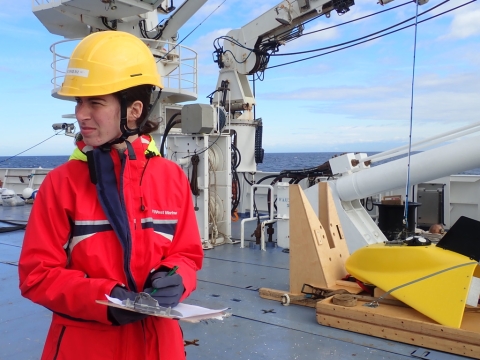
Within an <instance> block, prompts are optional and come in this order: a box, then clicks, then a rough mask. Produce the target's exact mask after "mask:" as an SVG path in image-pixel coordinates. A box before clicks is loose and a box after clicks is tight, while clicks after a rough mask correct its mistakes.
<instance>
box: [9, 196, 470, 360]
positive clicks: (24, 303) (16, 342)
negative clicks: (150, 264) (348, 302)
mask: <svg viewBox="0 0 480 360" xmlns="http://www.w3.org/2000/svg"><path fill="white" fill-rule="evenodd" d="M30 209H31V205H26V206H18V207H3V206H0V220H7V221H17V222H20V223H21V222H23V223H25V222H26V220H27V219H28V215H29V213H30ZM1 226H10V225H8V224H5V223H0V227H1ZM23 234H24V231H23V230H17V231H13V232H1V233H0V289H1V291H0V359H1V360H12V359H15V360H27V359H39V358H40V356H41V353H42V349H43V342H44V340H45V336H46V333H47V330H48V327H49V324H50V317H51V312H50V311H49V310H47V309H45V308H43V307H41V306H39V305H36V304H34V303H32V302H30V301H29V300H27V299H24V298H23V297H22V296H21V295H20V291H19V289H18V273H17V266H18V257H19V254H20V250H21V246H22V241H23ZM198 279H199V281H198V288H197V290H196V291H195V292H194V293H193V294H192V295H191V296H190V297H189V298H188V299H187V301H186V302H187V303H189V304H193V305H201V306H205V307H210V308H223V307H229V308H230V309H231V310H230V312H231V313H232V314H233V315H232V316H231V317H229V318H227V319H225V320H223V321H218V320H213V321H208V322H201V323H198V324H190V323H182V324H181V325H182V328H183V331H184V339H185V341H186V344H187V346H186V348H185V349H186V351H187V358H188V359H189V360H195V359H254V360H257V359H286V360H290V359H325V358H332V359H352V358H354V359H407V358H416V359H418V358H422V359H452V360H454V359H465V358H464V357H461V356H456V355H451V354H447V353H442V352H439V351H430V350H426V349H422V348H419V347H416V346H411V345H406V344H402V343H398V342H395V341H389V340H383V339H379V338H375V337H370V336H366V335H362V334H357V333H353V332H349V331H343V330H338V329H334V328H329V327H325V326H321V325H319V324H318V323H317V321H316V317H315V309H314V308H308V307H302V306H296V305H290V306H282V305H281V304H280V303H279V302H275V301H270V300H265V299H262V298H260V296H259V295H258V289H259V288H261V287H268V288H274V289H279V290H282V289H285V290H286V291H287V290H288V287H289V255H288V254H286V253H283V252H282V251H281V250H280V249H279V248H268V249H267V251H259V250H254V249H250V248H248V247H245V248H239V245H223V246H219V247H216V248H214V249H212V250H208V251H206V252H205V261H204V267H203V269H202V270H201V271H200V272H199V274H198Z"/></svg>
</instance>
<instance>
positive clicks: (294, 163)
mask: <svg viewBox="0 0 480 360" xmlns="http://www.w3.org/2000/svg"><path fill="white" fill-rule="evenodd" d="M342 153H343V152H295V153H267V152H266V153H265V156H264V159H263V163H261V164H257V170H258V171H264V172H280V171H282V170H294V169H306V168H311V167H315V166H318V165H321V164H323V163H324V162H326V161H328V160H329V159H331V158H332V157H333V156H335V155H340V154H342ZM377 153H378V152H370V153H367V154H368V155H373V154H377ZM69 157H70V155H55V156H48V155H47V156H0V168H43V169H52V168H55V167H57V166H59V165H61V164H63V163H65V162H67V161H68V158H69ZM394 159H395V158H394ZM383 162H385V161H382V162H379V163H378V164H381V163H383ZM378 164H374V165H373V166H378ZM459 174H464V175H480V168H476V169H471V170H467V171H464V172H461V173H459Z"/></svg>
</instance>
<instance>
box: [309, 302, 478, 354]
mask: <svg viewBox="0 0 480 360" xmlns="http://www.w3.org/2000/svg"><path fill="white" fill-rule="evenodd" d="M363 304H365V302H364V301H358V302H357V305H356V306H354V307H344V306H339V305H335V304H333V303H332V298H331V297H330V298H328V299H325V300H321V301H319V302H317V305H316V316H317V322H318V323H319V324H320V325H325V326H330V327H334V328H338V329H342V330H349V331H353V332H357V333H361V334H365V335H370V336H376V337H379V338H384V339H389V340H394V341H399V342H403V343H407V344H412V345H415V346H419V347H425V348H429V349H435V350H440V351H445V352H449V353H453V354H458V355H463V356H469V357H472V358H475V359H480V311H479V310H480V309H466V311H465V314H464V317H463V321H462V326H461V328H460V329H456V328H452V327H448V326H443V325H440V324H438V323H436V322H435V321H433V320H431V319H429V318H427V317H426V316H425V315H423V314H421V313H419V312H418V311H416V310H414V309H412V308H410V307H400V306H393V305H387V304H380V306H378V307H377V308H370V307H366V306H363Z"/></svg>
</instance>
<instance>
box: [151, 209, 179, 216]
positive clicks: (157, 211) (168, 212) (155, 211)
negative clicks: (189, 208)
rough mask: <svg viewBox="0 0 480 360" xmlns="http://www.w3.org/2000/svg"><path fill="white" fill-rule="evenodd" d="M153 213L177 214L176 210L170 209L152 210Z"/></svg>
mask: <svg viewBox="0 0 480 360" xmlns="http://www.w3.org/2000/svg"><path fill="white" fill-rule="evenodd" d="M152 213H154V214H155V215H177V212H176V211H170V210H155V209H154V210H152Z"/></svg>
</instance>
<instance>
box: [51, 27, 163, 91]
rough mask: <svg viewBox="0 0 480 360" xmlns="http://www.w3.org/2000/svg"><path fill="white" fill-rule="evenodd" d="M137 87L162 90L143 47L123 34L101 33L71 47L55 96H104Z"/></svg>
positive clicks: (150, 57) (116, 32) (161, 85)
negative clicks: (152, 87)
mask: <svg viewBox="0 0 480 360" xmlns="http://www.w3.org/2000/svg"><path fill="white" fill-rule="evenodd" d="M137 85H155V86H157V87H159V88H163V84H162V80H161V78H160V75H159V74H158V72H157V65H156V62H155V59H154V57H153V55H152V53H151V52H150V50H149V49H148V47H147V45H145V44H144V43H143V42H142V41H141V40H140V39H139V38H137V37H135V36H134V35H132V34H129V33H126V32H122V31H101V32H96V33H93V34H90V35H88V36H87V37H85V38H84V39H83V40H82V41H80V43H78V45H77V46H76V47H75V49H74V50H73V53H72V56H71V57H70V61H69V63H68V68H67V71H66V75H65V79H64V81H63V84H62V87H61V89H60V91H59V92H58V94H59V95H62V96H97V95H107V94H113V93H116V92H118V91H120V90H125V89H128V88H131V87H134V86H137Z"/></svg>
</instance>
